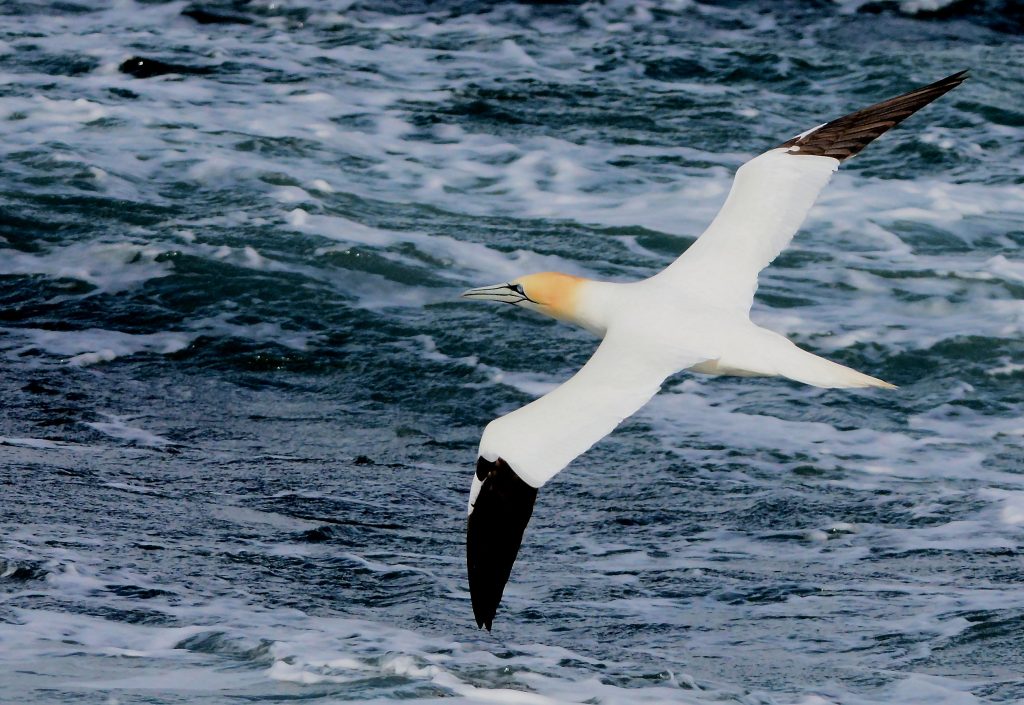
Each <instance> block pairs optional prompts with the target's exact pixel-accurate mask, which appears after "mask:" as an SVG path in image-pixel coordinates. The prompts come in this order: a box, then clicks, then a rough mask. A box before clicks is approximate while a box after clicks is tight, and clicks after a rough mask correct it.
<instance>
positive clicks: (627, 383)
mask: <svg viewBox="0 0 1024 705" xmlns="http://www.w3.org/2000/svg"><path fill="white" fill-rule="evenodd" d="M966 78H967V72H966V71H960V72H959V73H955V74H953V75H952V76H949V77H947V78H944V79H942V80H941V81H936V82H935V83H932V84H931V85H928V86H924V87H921V88H917V89H915V90H913V91H910V92H909V93H905V94H903V95H901V96H897V97H895V98H891V99H889V100H886V101H883V102H881V103H878V104H876V105H872V106H870V107H868V108H864V109H863V110H858V111H857V112H854V113H850V114H849V115H846V116H844V117H841V118H839V119H837V120H833V121H831V122H827V123H825V124H823V125H819V126H817V127H815V128H812V129H810V130H807V131H806V132H802V133H800V134H799V135H797V136H796V137H793V138H792V139H790V140H787V141H786V142H784V143H783V144H781V145H779V146H778V147H775V148H774V149H770V150H768V151H767V152H765V153H764V154H761V155H759V156H757V157H755V158H753V159H751V160H750V161H748V162H747V163H746V164H744V165H743V166H741V167H740V168H739V170H738V171H737V172H736V177H735V179H734V181H733V184H732V189H731V190H730V192H729V196H728V198H726V201H725V205H724V206H722V209H721V210H720V211H719V212H718V215H717V216H715V219H714V220H713V221H712V222H711V225H709V226H708V228H707V230H705V231H704V233H703V234H702V235H701V236H700V237H699V238H698V239H697V241H696V242H694V243H693V245H691V246H690V247H689V249H687V250H686V251H685V252H684V253H683V254H682V255H681V256H680V257H679V258H678V259H676V260H675V261H674V262H673V263H672V264H670V265H669V266H668V267H666V268H665V269H664V270H662V271H661V272H659V273H658V274H655V275H654V276H653V277H650V278H648V279H644V280H641V281H637V282H629V283H612V282H602V281H594V280H591V279H584V278H580V277H575V276H571V275H568V274H561V273H558V272H542V273H540V274H531V275H528V276H523V277H519V278H518V279H514V280H512V281H510V282H506V283H503V284H495V285H493V286H484V287H480V288H478V289H470V290H469V291H467V292H465V293H463V296H464V297H466V298H470V299H482V300H486V301H500V302H502V303H507V304H512V305H514V306H519V307H521V308H526V309H530V310H532V311H537V312H538V313H542V314H544V315H547V316H551V317H553V318H556V319H559V320H562V321H566V322H568V323H574V324H577V325H580V326H582V327H583V328H586V329H587V330H589V331H591V332H593V333H594V334H596V335H597V336H598V337H600V338H601V339H602V340H601V344H600V345H598V347H597V350H596V351H595V352H594V354H593V356H592V357H591V358H590V360H588V361H587V363H586V364H585V365H584V366H583V367H582V368H581V369H580V370H579V372H577V373H576V374H575V375H573V377H571V378H570V379H569V380H568V381H566V382H565V383H564V384H562V385H561V386H560V387H557V388H556V389H554V390H552V391H551V392H549V393H548V394H545V395H544V396H542V397H540V398H539V399H536V400H535V401H533V402H531V403H529V404H527V405H526V406H524V407H522V408H520V409H516V410H515V411H512V412H511V413H508V414H505V415H504V416H502V417H500V418H497V419H495V420H494V421H491V422H490V423H489V424H488V425H487V428H485V429H484V433H483V437H482V438H481V439H480V451H479V457H478V458H477V461H476V474H475V476H474V477H473V484H472V487H471V488H470V493H469V523H468V526H467V532H466V557H467V561H468V569H469V590H470V596H471V598H472V602H473V613H474V616H475V617H476V622H477V626H478V627H486V628H487V629H488V630H490V628H491V623H492V621H493V620H494V615H495V613H496V612H497V609H498V604H499V603H500V602H501V595H502V593H503V592H504V590H505V584H506V583H507V582H508V579H509V575H510V574H511V571H512V564H513V563H514V562H515V559H516V555H517V554H518V553H519V547H520V545H521V543H522V540H523V532H524V531H525V529H526V525H527V523H528V522H529V520H530V516H531V515H532V514H533V505H534V501H535V499H536V497H537V490H538V489H539V488H540V487H542V486H543V485H544V483H546V482H547V481H548V480H550V479H551V478H552V477H554V476H555V475H556V474H557V473H558V472H559V471H560V470H562V468H564V467H565V466H566V465H568V464H569V463H570V462H572V460H573V459H574V458H576V456H578V455H580V454H581V453H583V452H585V451H586V450H587V449H589V448H590V447H591V446H592V445H594V444H595V443H596V442H597V441H599V440H601V439H602V438H604V437H605V436H606V435H608V434H609V433H611V432H612V430H613V429H615V427H616V426H618V425H619V424H620V423H621V422H622V421H623V420H624V419H626V418H627V417H629V416H631V415H632V414H634V413H635V412H636V411H637V410H638V409H640V407H642V406H643V405H644V404H646V403H647V402H648V401H650V399H651V398H652V397H653V396H654V395H655V394H657V392H658V390H659V388H660V387H661V384H662V382H664V381H665V379H666V378H667V377H669V376H670V375H672V374H675V373H676V372H679V371H680V370H691V371H694V372H702V373H706V374H714V375H742V376H772V377H773V376H781V377H788V378H789V379H792V380H796V381H798V382H803V383H804V384H810V385H814V386H816V387H829V388H836V387H880V388H884V389H892V388H893V385H891V384H889V383H887V382H883V381H882V380H880V379H876V378H874V377H871V376H868V375H866V374H863V373H861V372H857V371H855V370H852V369H850V368H849V367H844V366H843V365H839V364H836V363H835V362H831V361H829V360H826V359H825V358H822V357H819V356H817V355H814V354H812V353H809V352H807V351H806V350H802V349H801V348H799V347H797V346H796V345H794V344H793V343H792V342H790V341H789V340H788V339H787V338H785V337H784V336H782V335H779V334H778V333H775V332H773V331H770V330H767V329H766V328H762V327H760V326H758V325H755V324H754V323H752V322H751V320H750V306H751V303H752V302H753V298H754V291H755V290H756V289H757V275H758V272H760V271H761V270H762V269H764V268H765V267H766V266H768V264H769V263H771V261H772V260H773V259H775V257H776V256H777V255H778V254H779V252H781V251H782V250H783V248H785V247H786V245H788V244H789V241H790V240H792V239H793V235H794V234H795V233H796V231H797V229H798V228H799V227H800V224H801V223H802V222H803V221H804V218H805V217H806V215H807V212H808V211H809V210H810V208H811V206H812V205H813V204H814V201H815V199H816V198H817V197H818V193H819V192H820V191H821V189H822V188H824V186H825V184H827V183H828V181H829V179H830V178H831V177H832V174H833V172H835V171H836V169H838V168H839V164H840V162H842V161H843V160H845V159H848V158H850V157H852V156H854V155H855V154H857V153H858V152H860V151H861V150H862V149H864V147H865V146H867V144H868V143H869V142H871V141H872V140H874V139H875V138H876V137H878V136H879V135H881V134H882V133H884V132H885V131H887V130H889V129H890V128H892V127H894V126H895V125H897V124H898V123H900V122H902V121H903V120H904V119H906V118H907V117H909V116H910V115H912V114H913V113H915V112H917V111H918V110H920V109H921V108H923V107H924V106H925V105H927V104H928V103H931V102H932V101H933V100H935V99H936V98H938V97H939V96H941V95H943V94H945V93H946V92H948V91H950V90H952V89H953V88H956V87H957V86H958V85H960V84H961V83H962V82H963V81H964V79H966Z"/></svg>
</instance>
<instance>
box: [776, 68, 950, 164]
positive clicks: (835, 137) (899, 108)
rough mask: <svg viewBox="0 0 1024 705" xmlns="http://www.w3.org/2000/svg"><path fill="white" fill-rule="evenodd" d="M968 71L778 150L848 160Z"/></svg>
mask: <svg viewBox="0 0 1024 705" xmlns="http://www.w3.org/2000/svg"><path fill="white" fill-rule="evenodd" d="M968 72H969V69H963V70H962V71H957V72H956V73H954V74H951V75H949V76H946V77H945V78H942V79H939V80H938V81H935V82H934V83H929V84H928V85H927V86H921V87H920V88H915V89H914V90H912V91H909V92H907V93H904V94H903V95H898V96H896V97H895V98H890V99H888V100H883V101H882V102H881V103H876V104H874V105H871V106H868V107H866V108H863V109H862V110H858V111H856V112H853V113H850V114H849V115H844V116H843V117H841V118H838V119H836V120H832V121H831V122H827V123H825V124H824V125H822V126H821V127H818V128H816V129H814V130H812V131H810V132H807V133H805V134H802V135H797V136H796V137H794V138H793V139H791V140H789V141H788V142H784V143H783V144H781V145H779V147H780V148H783V149H788V150H789V152H790V153H791V154H794V155H796V156H823V157H832V158H834V159H838V160H839V161H843V160H844V159H849V158H850V157H852V156H854V155H855V154H857V153H858V152H860V151H861V150H862V149H864V148H865V147H866V146H868V144H870V143H871V142H872V141H874V140H875V139H876V138H877V137H879V136H881V135H882V134H884V133H886V132H888V131H889V130H890V129H892V128H893V127H895V126H896V125H898V124H900V123H901V122H903V121H904V120H906V119H907V118H908V117H910V116H911V115H913V114H914V113H916V112H917V111H918V110H920V109H921V108H923V107H924V106H926V105H928V104H929V103H931V102H932V101H934V100H936V99H937V98H940V97H941V96H943V95H945V94H946V93H948V92H949V91H951V90H953V89H954V88H956V87H957V86H959V85H960V84H961V83H963V82H964V81H965V80H967V78H968Z"/></svg>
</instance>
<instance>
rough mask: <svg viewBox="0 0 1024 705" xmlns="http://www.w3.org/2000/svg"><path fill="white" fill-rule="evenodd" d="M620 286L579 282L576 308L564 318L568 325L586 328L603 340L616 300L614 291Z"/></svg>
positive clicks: (590, 280)
mask: <svg viewBox="0 0 1024 705" xmlns="http://www.w3.org/2000/svg"><path fill="white" fill-rule="evenodd" d="M621 286H622V284H615V283H612V282H601V281H595V280H593V279H584V280H583V281H582V282H580V289H579V295H578V297H577V299H576V306H575V307H574V308H573V310H572V311H571V312H570V313H569V315H567V316H566V317H565V319H566V320H567V321H568V322H570V323H575V324H576V325H578V326H581V327H583V328H586V329H587V330H588V331H590V332H591V333H593V334H594V335H596V336H598V337H599V338H603V337H604V334H605V333H606V332H607V331H608V323H609V321H610V320H611V314H612V311H613V309H614V305H615V302H616V300H617V296H616V289H618V288H619V287H621Z"/></svg>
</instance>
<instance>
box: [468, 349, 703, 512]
mask: <svg viewBox="0 0 1024 705" xmlns="http://www.w3.org/2000/svg"><path fill="white" fill-rule="evenodd" d="M706 357H707V356H706V355H699V354H690V353H687V352H680V351H676V350H664V349H657V348H656V347H655V346H646V345H643V344H642V343H640V342H638V338H637V337H635V336H631V335H629V334H628V333H627V332H626V331H610V332H609V333H608V335H607V336H606V337H605V339H604V340H603V341H602V342H601V344H600V345H599V346H598V348H597V350H596V351H595V352H594V354H593V355H592V356H591V358H590V360H588V361H587V364H585V365H584V366H583V367H582V368H580V370H579V372H577V373H576V374H575V375H573V376H572V377H571V378H570V379H569V380H568V381H566V382H565V383H564V384H562V385H561V386H559V387H556V388H555V389H553V390H552V391H550V392H548V393H547V394H545V395H544V396H542V397H540V398H539V399H536V400H534V401H532V402H530V403H529V404H527V405H526V406H524V407H522V408H520V409H516V410H515V411H513V412H511V413H509V414H506V415H505V416H502V417H500V418H497V419H495V420H494V421H492V422H491V423H490V424H488V425H487V428H485V429H484V433H483V437H482V438H481V439H480V457H481V458H484V459H485V460H487V461H496V460H497V459H498V458H501V459H502V460H503V461H504V462H505V463H507V464H508V465H509V467H511V468H512V470H514V471H515V473H516V475H518V476H519V477H520V478H522V480H523V481H524V482H526V483H527V484H529V485H530V486H531V487H540V486H541V485H543V484H544V483H545V482H547V481H548V480H550V479H551V478H552V477H554V476H555V475H556V474H557V473H558V472H559V471H560V470H561V469H562V468H564V467H565V466H566V465H568V464H569V463H570V462H572V460H573V459H574V458H575V457H576V456H578V455H580V454H581V453H583V452H585V451H586V450H587V449H588V448H590V447H591V446H592V445H594V444H595V443H597V442H598V441H599V440H601V439H602V438H604V437H605V436H607V435H608V434H609V433H611V432H612V431H613V430H614V429H615V427H616V426H618V425H619V424H620V423H621V422H622V421H623V420H624V419H626V418H627V417H629V416H632V415H633V414H634V413H635V412H636V411H637V410H638V409H639V408H640V407H642V406H643V405H644V404H646V403H647V402H648V401H650V399H651V397H653V396H654V395H655V394H657V393H658V389H659V388H660V387H661V383H662V382H663V381H664V380H665V378H666V377H668V376H669V375H671V374H673V373H674V372H678V371H679V370H682V369H685V368H687V367H690V366H691V365H694V364H696V363H698V362H702V361H703V360H704V359H706ZM470 508H471V509H472V507H470Z"/></svg>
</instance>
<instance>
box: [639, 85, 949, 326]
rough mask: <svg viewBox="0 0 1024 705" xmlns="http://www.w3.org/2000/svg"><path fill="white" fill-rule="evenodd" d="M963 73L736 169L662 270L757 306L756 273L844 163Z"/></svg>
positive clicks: (720, 298)
mask: <svg viewBox="0 0 1024 705" xmlns="http://www.w3.org/2000/svg"><path fill="white" fill-rule="evenodd" d="M966 78H967V72H966V71H961V72H959V73H956V74H953V75H952V76H949V77H947V78H944V79H942V80H941V81H937V82H935V83H932V84H931V85H928V86H924V87H922V88H917V89H915V90H913V91H910V92H909V93H905V94H903V95H901V96H897V97H895V98H891V99H889V100H886V101H883V102H881V103H878V104H876V105H872V106H870V107H868V108H864V109H863V110H858V111H857V112H855V113H850V114H849V115H846V116H844V117H841V118H839V119H837V120H833V121H832V122H828V123H825V124H824V125H819V126H818V127H816V128H813V129H811V130H808V131H807V132H803V133H801V134H799V135H797V136H796V137H794V138H792V139H791V140H789V141H788V142H785V143H784V144H782V145H780V146H779V147H777V148H775V149H772V150H769V151H768V152H765V153H764V154H761V155H759V156H757V157H755V158H754V159H751V160H750V161H749V162H747V163H746V164H744V165H743V166H741V167H740V168H739V170H738V171H737V172H736V178H735V180H734V181H733V185H732V190H731V191H730V192H729V196H728V198H727V199H726V201H725V205H724V206H722V209H721V210H720V211H719V212H718V215H717V216H715V219H714V221H712V223H711V225H710V226H708V229H707V230H705V231H704V234H703V235H701V236H700V237H699V238H698V239H697V241H696V242H695V243H694V244H693V245H692V246H690V248H689V249H688V250H687V251H686V252H684V253H683V254H682V256H680V257H679V258H678V259H677V260H676V261H675V262H673V263H672V264H671V265H669V266H668V267H667V268H666V269H665V270H664V271H663V272H661V273H660V274H658V275H657V276H656V278H657V279H659V280H661V281H664V282H666V283H668V284H670V285H672V286H677V287H679V288H680V289H683V290H685V291H686V292H687V293H688V294H690V295H696V296H699V297H701V298H703V299H704V300H706V301H708V302H709V303H712V302H713V303H715V304H716V305H719V306H723V307H729V308H736V309H740V310H742V311H744V312H746V311H749V310H750V305H751V303H752V301H753V297H754V291H755V290H756V289H757V274H758V272H760V271H761V270H762V269H764V268H765V267H766V266H768V264H769V263H771V261H772V260H773V259H775V257H776V256H777V255H778V254H779V253H780V252H781V251H782V250H783V249H784V248H785V247H786V246H787V245H788V244H789V242H790V240H792V239H793V235H794V234H796V231H797V230H798V229H799V227H800V224H801V223H803V221H804V218H805V217H806V216H807V212H808V211H809V210H810V208H811V206H812V205H813V204H814V201H815V199H816V198H817V197H818V193H819V192H820V191H821V189H822V188H824V186H825V184H827V183H828V181H829V179H830V178H831V176H832V173H833V172H834V171H835V170H836V169H837V168H839V163H840V162H841V161H843V160H844V159H847V158H849V157H851V156H853V155H855V154H857V153H858V152H859V151H860V150H862V149H863V148H864V147H866V146H867V145H868V143H869V142H871V141H872V140H874V139H875V138H876V137H878V136H879V135H881V134H882V133H884V132H886V131H887V130H888V129H890V128H891V127H893V126H895V125H897V124H898V123H900V122H902V121H903V120H904V119H906V118H907V117H909V116H910V115H912V114H913V113H915V112H917V111H918V110H920V109H921V108H923V107H924V106H925V105H927V104H928V103H930V102H932V101H933V100H935V99H936V98H938V97H939V96H941V95H943V94H945V93H946V92H948V91H950V90H952V89H953V88H956V87H957V86H958V85H960V83H962V82H963V81H964V79H966Z"/></svg>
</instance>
